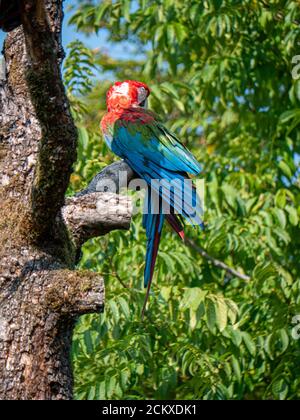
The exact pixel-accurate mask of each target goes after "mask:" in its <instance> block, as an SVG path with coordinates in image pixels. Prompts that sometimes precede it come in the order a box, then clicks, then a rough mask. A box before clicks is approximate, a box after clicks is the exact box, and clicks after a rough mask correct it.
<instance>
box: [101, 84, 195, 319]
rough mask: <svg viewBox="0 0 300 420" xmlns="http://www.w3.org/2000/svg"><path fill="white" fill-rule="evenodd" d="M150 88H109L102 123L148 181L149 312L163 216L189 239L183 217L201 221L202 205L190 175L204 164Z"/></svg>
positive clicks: (107, 137)
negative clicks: (152, 105) (153, 106)
mask: <svg viewBox="0 0 300 420" xmlns="http://www.w3.org/2000/svg"><path fill="white" fill-rule="evenodd" d="M149 94H150V89H149V87H148V86H147V85H145V84H144V83H141V82H137V81H134V80H125V81H124V82H116V83H115V84H114V85H113V86H112V87H111V88H110V89H109V90H108V92H107V97H106V103H107V111H108V112H107V113H106V114H105V115H104V117H103V119H102V121H101V128H102V131H103V135H104V138H105V141H106V143H107V145H108V147H109V148H110V149H111V150H112V151H113V152H114V153H115V154H116V155H117V156H119V157H121V158H123V159H124V160H125V161H126V163H127V164H128V165H129V166H130V167H131V169H132V170H133V171H134V172H135V173H136V174H138V176H140V177H141V178H142V179H143V180H145V181H146V183H147V185H148V193H147V194H146V203H145V207H144V210H146V211H144V216H143V226H144V228H145V229H146V235H147V250H146V263H145V272H144V285H145V287H147V293H146V298H145V303H144V307H143V311H142V317H143V315H144V311H145V307H146V303H147V300H148V297H149V291H150V286H151V282H152V278H153V272H154V266H155V261H156V258H157V253H158V247H159V242H160V238H161V233H162V228H163V225H164V221H165V220H167V222H168V223H169V224H170V226H171V227H172V228H173V229H174V230H175V232H177V233H178V235H179V236H180V237H181V238H182V239H184V231H183V226H182V223H181V221H182V219H186V220H188V221H189V222H190V223H191V224H192V225H194V226H195V225H199V226H202V206H201V202H200V199H199V196H198V195H197V191H196V188H195V187H194V185H193V183H192V182H191V180H190V179H189V176H188V174H192V175H198V174H199V173H200V171H201V168H200V165H199V163H198V162H197V160H196V159H195V157H194V156H193V155H192V154H191V153H190V152H189V151H188V150H187V149H186V148H185V146H184V145H183V144H182V143H180V141H179V140H178V138H177V137H176V136H175V135H174V134H173V133H171V132H170V131H169V130H168V129H167V128H166V127H165V126H164V125H163V124H162V123H161V122H160V121H159V119H158V117H157V116H156V115H155V114H154V113H153V112H151V111H149V110H147V108H146V107H147V98H148V96H149Z"/></svg>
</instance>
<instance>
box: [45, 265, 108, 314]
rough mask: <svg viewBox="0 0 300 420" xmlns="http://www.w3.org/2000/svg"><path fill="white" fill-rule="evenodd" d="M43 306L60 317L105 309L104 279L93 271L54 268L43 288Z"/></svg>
mask: <svg viewBox="0 0 300 420" xmlns="http://www.w3.org/2000/svg"><path fill="white" fill-rule="evenodd" d="M43 295H44V296H43V306H46V308H47V309H49V310H50V311H51V312H56V313H58V314H59V316H60V317H64V316H68V317H70V316H78V315H84V314H87V313H93V312H100V311H103V307H104V299H105V296H104V281H103V278H102V277H101V276H100V275H99V274H97V273H93V272H91V271H79V270H78V271H69V270H54V271H51V272H50V273H49V275H48V278H47V285H46V286H45V287H44V290H43Z"/></svg>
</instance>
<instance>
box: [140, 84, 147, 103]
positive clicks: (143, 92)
mask: <svg viewBox="0 0 300 420" xmlns="http://www.w3.org/2000/svg"><path fill="white" fill-rule="evenodd" d="M145 99H147V91H146V89H145V88H144V87H143V86H141V87H139V88H138V103H139V104H140V103H141V102H144V100H145Z"/></svg>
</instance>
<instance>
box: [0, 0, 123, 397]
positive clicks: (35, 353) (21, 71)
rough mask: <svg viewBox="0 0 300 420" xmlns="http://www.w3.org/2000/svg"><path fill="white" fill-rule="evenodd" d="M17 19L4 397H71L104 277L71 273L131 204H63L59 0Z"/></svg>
mask: <svg viewBox="0 0 300 420" xmlns="http://www.w3.org/2000/svg"><path fill="white" fill-rule="evenodd" d="M21 20H22V24H23V26H22V27H18V28H17V29H15V30H14V31H13V32H10V33H9V34H8V36H7V39H6V42H5V49H4V54H5V63H6V70H5V71H4V72H2V73H0V208H1V220H0V300H1V302H0V305H1V306H0V398H1V399H22V400H24V399H50V400H52V399H71V398H72V371H71V364H70V348H71V339H72V330H73V327H74V323H75V321H76V318H77V317H78V316H79V315H81V314H85V313H90V312H98V311H101V310H102V309H103V304H104V285H103V279H102V278H101V276H100V275H98V274H97V273H93V272H86V271H76V270H74V268H75V264H76V257H77V255H78V251H79V250H80V246H81V245H82V243H83V242H84V241H86V240H87V239H89V238H90V237H93V236H98V235H101V234H106V233H107V232H109V231H110V230H112V229H117V228H120V229H126V228H129V225H130V216H131V208H130V201H129V199H127V198H126V197H121V196H120V197H119V196H118V195H114V194H107V193H101V192H98V193H95V192H94V193H92V194H91V193H90V192H89V191H86V192H85V194H83V195H82V196H80V197H74V198H71V199H68V201H67V202H66V203H65V201H64V195H65V191H66V188H67V186H68V182H69V176H70V173H71V168H72V164H73V162H74V160H75V157H76V140H77V133H76V129H75V126H74V123H73V121H72V118H71V115H70V112H69V104H68V101H67V98H66V95H65V91H64V88H63V84H62V80H61V72H60V64H61V61H62V58H63V51H62V47H61V43H60V36H61V23H62V0H35V1H33V0H23V1H21ZM113 198H114V199H113ZM99 208H100V210H101V211H99Z"/></svg>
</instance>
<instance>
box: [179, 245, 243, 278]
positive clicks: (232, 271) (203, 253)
mask: <svg viewBox="0 0 300 420" xmlns="http://www.w3.org/2000/svg"><path fill="white" fill-rule="evenodd" d="M184 242H185V243H186V244H187V245H188V246H189V247H191V248H192V249H194V250H195V251H196V252H198V254H200V255H201V256H202V257H203V258H205V259H206V260H208V261H210V262H211V263H212V264H213V265H214V266H215V267H217V268H221V269H222V270H225V271H226V272H227V273H228V274H230V275H231V276H233V277H238V278H239V279H241V280H244V281H247V282H248V281H250V280H251V278H250V277H249V276H247V275H246V274H243V273H240V272H239V271H237V270H235V269H234V268H231V267H229V266H228V265H226V264H225V263H224V262H223V261H220V260H217V259H216V258H214V257H212V256H211V255H209V254H208V253H207V252H206V251H205V250H204V249H203V248H201V247H200V246H199V245H197V244H196V243H195V242H194V241H193V240H192V239H190V238H187V237H186V238H185V241H184Z"/></svg>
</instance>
